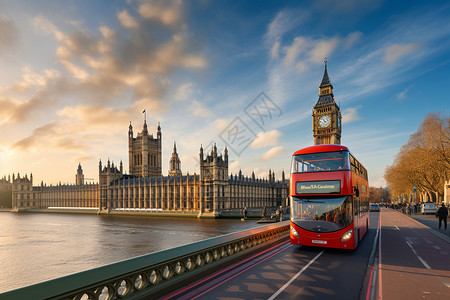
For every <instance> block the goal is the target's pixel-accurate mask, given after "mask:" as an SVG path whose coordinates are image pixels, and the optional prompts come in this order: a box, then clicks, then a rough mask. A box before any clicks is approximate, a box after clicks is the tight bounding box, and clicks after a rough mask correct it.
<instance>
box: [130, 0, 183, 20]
mask: <svg viewBox="0 0 450 300" xmlns="http://www.w3.org/2000/svg"><path fill="white" fill-rule="evenodd" d="M138 11H139V14H140V15H141V16H142V17H143V18H145V19H150V20H156V21H159V22H161V23H163V24H164V25H168V26H179V25H180V23H181V21H182V15H183V14H182V2H181V1H180V0H173V1H161V0H159V1H154V2H152V3H150V2H147V3H143V4H141V6H140V7H139V9H138Z"/></svg>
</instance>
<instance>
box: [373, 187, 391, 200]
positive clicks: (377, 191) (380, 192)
mask: <svg viewBox="0 0 450 300" xmlns="http://www.w3.org/2000/svg"><path fill="white" fill-rule="evenodd" d="M369 198H370V202H374V203H383V202H388V201H389V200H390V193H389V190H388V189H386V188H382V187H379V188H376V187H370V188H369Z"/></svg>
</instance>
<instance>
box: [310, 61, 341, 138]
mask: <svg viewBox="0 0 450 300" xmlns="http://www.w3.org/2000/svg"><path fill="white" fill-rule="evenodd" d="M312 117H313V135H314V145H323V144H340V143H341V121H342V116H341V110H340V109H339V106H337V104H336V102H334V95H333V85H331V82H330V78H329V77H328V71H327V58H326V57H325V71H324V73H323V78H322V83H321V84H320V86H319V100H317V103H316V105H315V106H314V111H313V115H312Z"/></svg>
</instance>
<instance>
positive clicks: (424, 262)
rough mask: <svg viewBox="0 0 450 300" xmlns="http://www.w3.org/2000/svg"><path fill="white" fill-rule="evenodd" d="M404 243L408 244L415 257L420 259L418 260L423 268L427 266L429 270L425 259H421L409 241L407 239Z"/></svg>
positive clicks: (429, 268)
mask: <svg viewBox="0 0 450 300" xmlns="http://www.w3.org/2000/svg"><path fill="white" fill-rule="evenodd" d="M406 243H407V244H408V246H409V247H410V248H411V250H412V252H414V254H415V255H416V256H417V258H418V259H419V260H420V262H421V263H422V264H423V265H424V266H425V268H427V269H428V270H431V267H430V266H429V265H428V264H427V262H426V261H424V260H423V259H422V257H420V255H419V254H417V252H416V250H415V249H414V248H413V246H412V245H411V243H410V242H409V241H406Z"/></svg>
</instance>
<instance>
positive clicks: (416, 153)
mask: <svg viewBox="0 0 450 300" xmlns="http://www.w3.org/2000/svg"><path fill="white" fill-rule="evenodd" d="M449 174H450V116H442V115H441V114H428V115H427V116H426V117H425V120H424V122H423V123H422V124H421V125H420V127H419V129H418V130H417V131H416V132H415V133H413V134H412V135H411V136H410V138H409V140H408V143H407V144H406V145H404V146H403V147H402V148H401V149H400V151H399V153H398V154H397V155H396V157H395V160H394V162H393V164H392V165H391V166H388V167H387V168H386V170H385V175H384V178H385V179H386V182H387V184H388V187H389V189H390V190H391V192H392V194H393V195H394V196H400V195H406V196H408V195H409V193H410V192H411V191H412V189H413V187H414V186H416V189H417V191H418V193H419V194H421V195H422V198H423V196H424V195H428V198H429V199H432V200H434V201H439V199H441V198H442V196H443V189H444V182H445V181H446V180H447V179H448V178H449Z"/></svg>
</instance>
